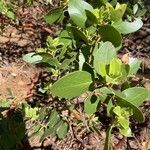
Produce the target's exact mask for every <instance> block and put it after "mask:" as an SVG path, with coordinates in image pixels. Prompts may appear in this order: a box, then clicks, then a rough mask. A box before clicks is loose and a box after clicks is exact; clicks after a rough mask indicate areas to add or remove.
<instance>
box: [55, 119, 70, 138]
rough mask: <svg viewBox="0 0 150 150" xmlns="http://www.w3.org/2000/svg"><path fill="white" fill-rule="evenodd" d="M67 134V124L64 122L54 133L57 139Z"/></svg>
mask: <svg viewBox="0 0 150 150" xmlns="http://www.w3.org/2000/svg"><path fill="white" fill-rule="evenodd" d="M67 132H68V124H67V123H66V122H63V123H62V124H61V125H60V127H59V128H58V129H57V131H56V133H57V135H58V138H59V139H63V138H64V137H65V136H66V134H67Z"/></svg>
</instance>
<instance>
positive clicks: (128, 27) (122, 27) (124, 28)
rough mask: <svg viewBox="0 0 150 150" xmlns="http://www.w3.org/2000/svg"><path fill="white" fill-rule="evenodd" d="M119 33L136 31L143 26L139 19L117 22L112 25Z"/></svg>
mask: <svg viewBox="0 0 150 150" xmlns="http://www.w3.org/2000/svg"><path fill="white" fill-rule="evenodd" d="M113 26H114V27H115V28H116V29H117V30H118V31H119V32H120V33H122V34H129V33H133V32H136V31H137V30H139V29H140V28H141V27H142V26H143V22H142V20H141V19H136V20H135V21H134V22H127V21H125V22H119V23H116V24H114V25H113Z"/></svg>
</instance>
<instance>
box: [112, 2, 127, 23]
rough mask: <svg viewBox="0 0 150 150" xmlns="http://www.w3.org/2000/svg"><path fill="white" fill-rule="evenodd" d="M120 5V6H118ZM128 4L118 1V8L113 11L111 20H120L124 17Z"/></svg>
mask: <svg viewBox="0 0 150 150" xmlns="http://www.w3.org/2000/svg"><path fill="white" fill-rule="evenodd" d="M117 7H118V8H117ZM126 7H127V5H126V4H121V5H120V4H119V3H117V5H116V8H115V9H114V10H112V11H111V16H110V17H111V20H113V21H118V20H120V19H122V17H123V15H124V13H125V11H126Z"/></svg>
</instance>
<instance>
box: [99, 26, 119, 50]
mask: <svg viewBox="0 0 150 150" xmlns="http://www.w3.org/2000/svg"><path fill="white" fill-rule="evenodd" d="M99 33H100V35H101V38H102V40H103V41H104V42H106V41H110V42H111V43H112V44H113V45H114V46H115V47H119V46H120V45H121V41H122V37H121V35H120V33H119V32H118V31H117V30H116V29H115V28H114V27H113V26H111V25H103V26H100V29H99Z"/></svg>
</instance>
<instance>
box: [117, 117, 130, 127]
mask: <svg viewBox="0 0 150 150" xmlns="http://www.w3.org/2000/svg"><path fill="white" fill-rule="evenodd" d="M118 123H119V124H120V125H121V126H122V127H123V128H124V129H127V128H129V120H128V119H126V118H124V117H121V116H120V117H118Z"/></svg>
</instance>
